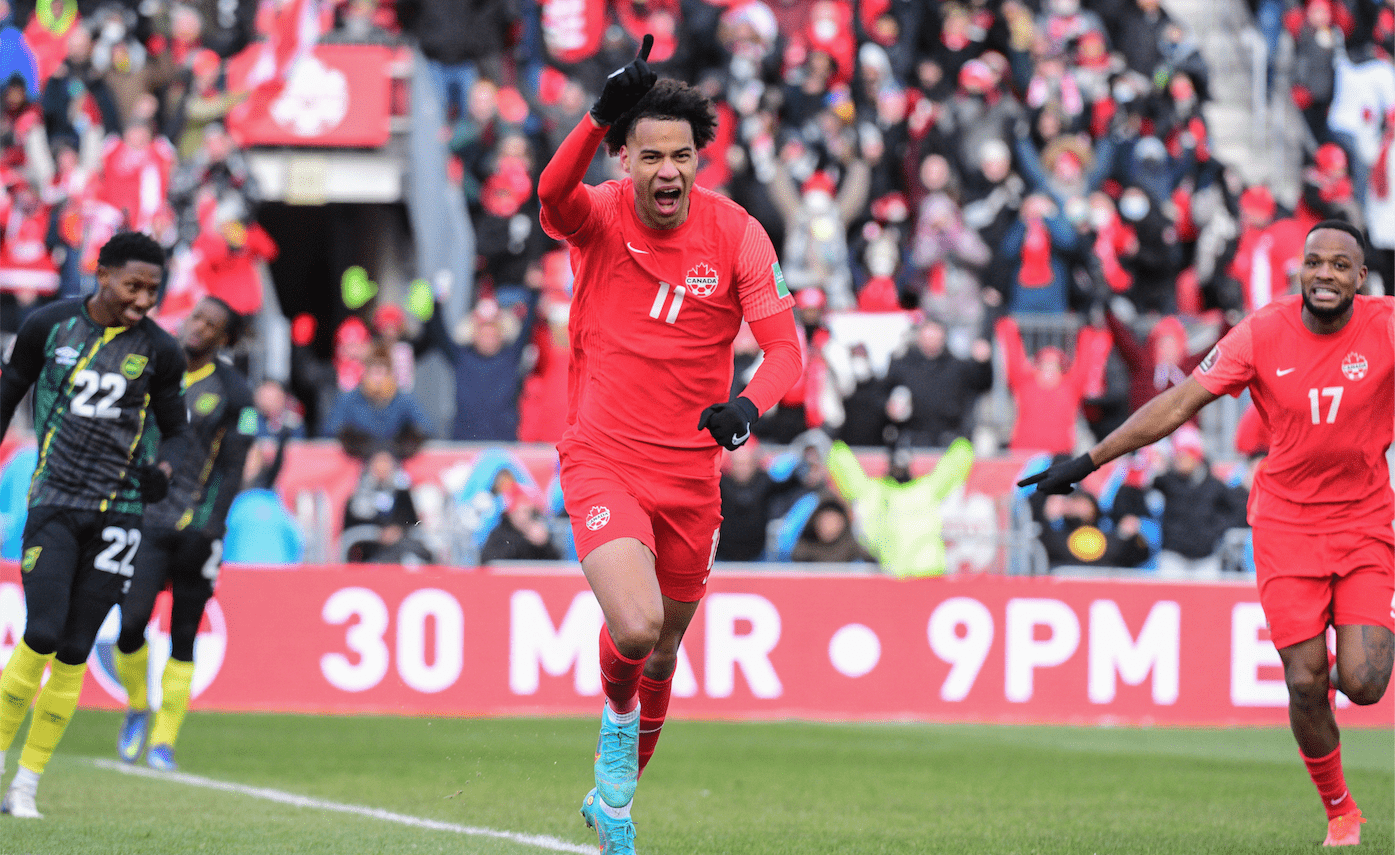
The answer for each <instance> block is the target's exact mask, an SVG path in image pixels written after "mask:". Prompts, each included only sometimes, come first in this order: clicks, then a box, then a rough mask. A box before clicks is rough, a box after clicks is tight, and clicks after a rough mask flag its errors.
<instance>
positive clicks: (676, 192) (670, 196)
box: [654, 187, 683, 214]
mask: <svg viewBox="0 0 1395 855" xmlns="http://www.w3.org/2000/svg"><path fill="white" fill-rule="evenodd" d="M682 198H683V190H682V189H681V188H678V187H664V188H661V189H659V190H655V191H654V205H655V206H656V207H657V208H658V209H659V210H660V211H661V212H663V213H665V214H672V213H673V212H675V211H677V210H678V203H679V201H681V200H682Z"/></svg>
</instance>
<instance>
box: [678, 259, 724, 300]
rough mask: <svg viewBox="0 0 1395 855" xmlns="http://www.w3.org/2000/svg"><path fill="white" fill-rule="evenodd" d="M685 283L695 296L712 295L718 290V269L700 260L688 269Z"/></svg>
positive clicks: (690, 292)
mask: <svg viewBox="0 0 1395 855" xmlns="http://www.w3.org/2000/svg"><path fill="white" fill-rule="evenodd" d="M684 284H685V285H687V286H688V293H689V294H692V295H693V296H694V297H711V296H712V295H713V294H714V293H716V291H717V271H716V270H713V269H712V265H710V264H708V263H707V262H705V261H699V262H698V263H697V264H694V265H693V269H692V270H689V271H688V278H687V280H685V282H684Z"/></svg>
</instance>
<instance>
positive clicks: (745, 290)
mask: <svg viewBox="0 0 1395 855" xmlns="http://www.w3.org/2000/svg"><path fill="white" fill-rule="evenodd" d="M745 217H746V231H745V232H744V233H743V234H742V236H741V248H740V249H739V250H738V251H737V258H736V292H737V295H738V297H739V299H740V300H741V314H742V315H744V316H745V318H746V320H747V322H749V323H752V324H754V323H755V322H756V321H757V320H759V319H761V318H767V317H770V316H772V315H776V314H779V313H780V312H788V311H790V310H791V309H793V308H794V298H793V297H791V296H790V289H789V288H788V287H786V285H785V274H784V273H782V272H781V271H780V262H778V261H776V260H775V247H774V246H773V245H772V244H771V243H770V236H769V235H767V234H766V233H765V229H764V228H762V227H761V224H760V222H759V221H758V220H756V218H755V217H753V216H751V215H750V214H745ZM752 329H754V327H752Z"/></svg>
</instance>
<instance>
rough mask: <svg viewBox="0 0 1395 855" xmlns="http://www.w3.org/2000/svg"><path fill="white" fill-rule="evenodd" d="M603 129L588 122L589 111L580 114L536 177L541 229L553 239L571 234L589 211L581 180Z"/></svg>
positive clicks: (589, 205) (589, 197) (560, 238)
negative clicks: (569, 131) (575, 123)
mask: <svg viewBox="0 0 1395 855" xmlns="http://www.w3.org/2000/svg"><path fill="white" fill-rule="evenodd" d="M605 132H606V128H604V127H597V126H596V124H595V123H594V122H592V121H591V114H590V113H587V114H586V115H584V116H582V117H581V121H580V122H578V123H577V126H576V127H575V128H572V132H571V133H569V134H567V138H566V139H564V140H562V144H561V145H559V146H558V147H557V152H556V153H555V154H553V155H552V159H551V160H549V161H548V162H547V166H544V167H543V171H542V175H540V176H538V199H539V200H540V201H541V202H542V216H541V219H542V226H543V230H544V231H546V232H547V233H548V234H549V235H551V236H552V237H554V238H557V239H559V240H564V239H566V238H567V237H570V236H571V235H573V234H575V233H576V232H577V231H578V230H579V229H580V228H581V227H582V226H583V225H585V223H586V218H587V217H588V216H590V214H591V195H590V189H589V188H588V187H587V186H586V185H585V184H582V183H581V179H582V178H584V177H585V176H586V169H587V167H589V166H590V165H591V159H592V158H593V157H595V156H596V149H597V148H598V147H599V146H600V144H601V140H602V139H603V138H604V137H605Z"/></svg>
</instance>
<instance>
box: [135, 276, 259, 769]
mask: <svg viewBox="0 0 1395 855" xmlns="http://www.w3.org/2000/svg"><path fill="white" fill-rule="evenodd" d="M242 324H243V318H242V316H241V315H239V314H237V313H236V312H234V311H233V309H232V307H231V306H229V305H228V304H227V303H225V302H223V301H222V300H220V299H218V298H217V297H205V298H203V300H201V301H199V304H198V305H197V306H195V307H194V311H193V312H192V313H190V315H189V317H188V319H187V320H185V321H184V327H183V329H182V330H181V335H180V345H181V346H182V347H183V348H184V356H185V358H187V359H188V361H189V367H188V369H187V370H186V371H185V373H184V397H185V400H186V401H188V403H189V420H190V427H189V439H188V442H187V443H186V444H185V445H184V447H183V453H182V455H181V456H180V457H177V458H176V457H169V458H167V459H169V460H170V462H171V463H172V464H173V465H174V475H173V477H172V478H171V479H170V491H169V495H167V496H166V497H165V498H164V500H163V501H161V502H159V503H157V504H155V505H151V506H150V507H149V508H147V509H146V512H145V521H144V525H143V530H144V534H145V543H144V544H143V545H142V547H141V550H140V554H139V555H138V556H137V557H136V563H135V577H134V578H133V579H132V580H131V590H130V591H129V592H128V593H127V594H126V601H125V602H124V603H122V604H121V635H120V636H119V637H118V638H117V641H116V673H117V674H118V675H119V676H120V678H121V685H122V686H124V687H125V689H126V697H127V701H126V718H125V721H123V722H122V725H121V732H120V734H119V736H118V737H117V740H116V751H117V753H118V754H119V755H120V756H121V759H122V760H125V761H126V762H127V763H134V762H136V761H137V760H139V759H140V755H141V752H142V751H144V750H145V747H146V738H147V736H148V737H149V742H150V752H149V754H148V755H147V756H146V763H147V764H149V766H150V767H151V768H152V769H159V770H160V771H163V772H168V771H173V770H174V768H175V763H174V743H175V739H177V738H178V736H179V726H180V725H181V724H183V723H184V713H185V712H186V711H187V710H188V708H189V694H190V691H191V686H192V684H193V680H194V637H195V636H196V635H197V634H198V631H199V622H200V621H202V620H203V609H204V606H205V605H206V604H207V603H208V600H209V598H211V597H212V596H213V586H214V584H215V583H216V582H217V581H218V565H219V562H220V561H221V560H222V557H223V540H222V538H223V532H224V529H225V526H224V521H225V519H226V518H227V515H228V508H229V507H231V506H232V501H233V497H234V496H236V495H237V492H238V490H240V489H241V488H242V469H243V464H244V463H245V462H246V460H247V451H248V449H250V448H251V447H252V443H253V441H254V440H255V439H256V438H257V410H256V407H255V406H254V405H253V401H252V391H251V389H249V388H248V386H247V381H246V380H244V379H242V375H240V374H238V373H237V370H236V369H234V368H233V367H232V366H231V365H228V364H226V363H223V362H220V361H219V360H218V359H217V356H218V352H219V351H220V350H222V349H223V348H225V347H231V346H232V345H234V344H236V343H237V338H238V336H239V335H240V334H241V332H242ZM167 584H168V585H169V587H170V594H171V596H172V600H171V604H170V618H169V632H170V656H169V659H168V660H167V661H166V662H165V669H164V674H163V676H162V678H161V681H160V687H161V697H162V700H161V703H160V708H159V710H157V711H156V713H155V721H154V725H153V726H152V725H151V721H150V718H151V716H150V707H149V702H148V700H147V691H146V688H147V676H146V673H147V669H148V667H149V659H150V647H149V646H148V645H147V644H146V643H145V627H146V624H148V623H149V622H150V613H151V612H152V611H154V609H155V598H156V597H158V596H159V595H160V592H161V591H163V590H164V589H165V586H166V585H167Z"/></svg>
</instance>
